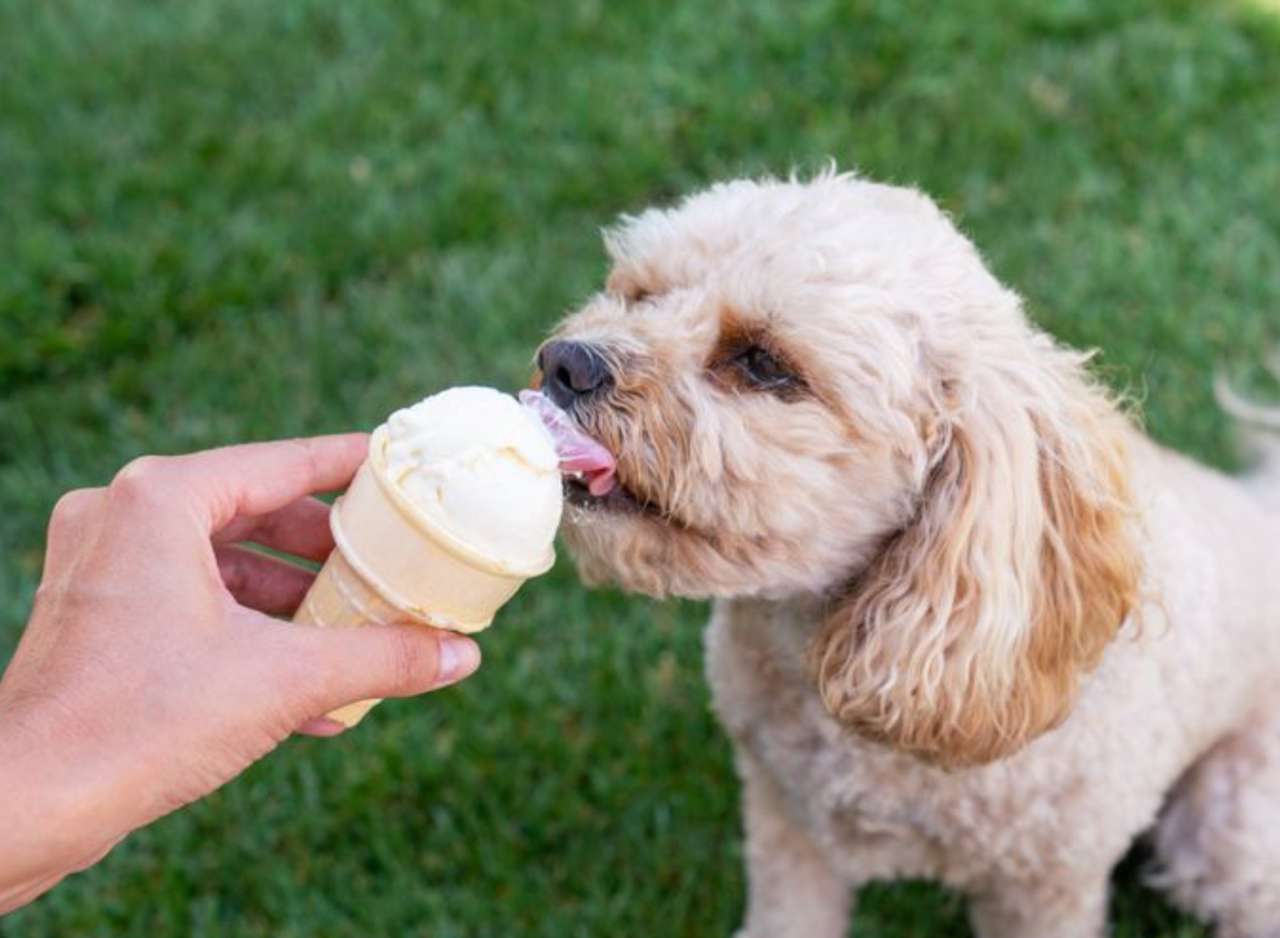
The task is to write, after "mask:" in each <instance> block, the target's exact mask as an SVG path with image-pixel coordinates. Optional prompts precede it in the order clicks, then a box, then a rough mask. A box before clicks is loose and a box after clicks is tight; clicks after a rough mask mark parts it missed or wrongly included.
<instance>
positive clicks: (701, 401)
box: [540, 174, 1280, 938]
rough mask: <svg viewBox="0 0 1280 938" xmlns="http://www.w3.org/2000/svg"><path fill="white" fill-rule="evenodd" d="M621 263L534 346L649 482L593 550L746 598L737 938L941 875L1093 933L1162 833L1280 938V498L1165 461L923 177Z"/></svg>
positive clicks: (581, 538) (659, 575) (676, 582)
mask: <svg viewBox="0 0 1280 938" xmlns="http://www.w3.org/2000/svg"><path fill="white" fill-rule="evenodd" d="M607 243H608V249H609V253H610V255H611V257H612V261H613V269H612V272H611V273H610V274H609V277H608V282H607V285H606V287H605V290H604V291H603V292H601V293H600V294H598V295H597V296H595V297H594V298H593V299H591V300H590V301H589V302H588V303H587V304H586V306H585V307H584V308H583V309H582V310H581V311H579V312H577V313H576V314H574V315H572V316H570V317H569V318H568V319H567V321H565V322H564V324H563V325H562V326H561V328H560V329H559V330H558V332H557V334H556V336H555V337H554V340H553V341H551V342H549V343H548V344H547V345H545V346H544V347H543V349H542V351H541V353H540V363H541V366H542V369H543V374H544V382H545V386H546V388H547V389H548V391H549V393H551V395H552V396H553V397H554V398H555V399H556V400H557V401H558V402H559V403H560V404H561V405H562V406H564V407H566V408H567V409H568V410H569V411H570V412H571V413H572V415H573V416H574V417H575V418H576V420H577V421H578V422H579V423H580V425H581V426H582V427H583V428H584V429H586V430H587V431H588V432H589V433H591V434H592V435H594V436H595V437H596V438H597V439H599V440H600V441H602V442H603V443H604V444H605V445H606V446H608V447H609V448H610V449H611V450H612V452H613V453H614V454H616V457H617V462H618V465H617V477H616V478H617V481H618V483H620V484H619V485H617V486H616V487H614V488H613V490H612V491H611V492H609V494H607V495H606V496H604V497H598V496H593V495H591V494H590V492H589V491H588V490H587V488H586V487H578V488H576V489H574V493H573V498H572V500H573V501H574V502H575V503H576V505H577V507H576V508H575V509H574V510H572V511H571V512H570V513H569V516H568V525H567V531H566V536H567V538H568V541H569V544H570V547H571V548H572V550H573V552H574V554H575V555H576V557H577V560H578V563H579V566H580V568H581V570H582V572H583V574H584V576H585V577H586V578H587V579H588V580H590V581H601V580H612V581H616V582H617V583H619V584H621V585H622V586H623V587H624V588H627V589H632V590H638V591H641V592H644V593H648V594H652V595H655V596H662V595H667V594H679V595H684V596H694V597H714V598H715V600H716V602H715V608H714V612H713V614H712V617H711V622H710V626H709V628H708V631H707V635H706V646H707V670H708V673H709V677H710V681H711V685H712V688H713V691H714V698H715V705H716V709H717V711H718V713H719V715H720V717H721V719H722V721H723V722H724V724H725V726H726V727H727V728H728V730H729V732H730V734H731V735H732V737H733V741H734V744H735V747H736V750H737V762H738V767H739V770H740V772H741V775H742V780H743V784H744V799H745V814H746V837H747V850H746V853H747V858H748V864H749V870H748V873H749V881H750V902H749V908H748V910H747V916H746V924H745V927H744V930H743V932H742V934H743V935H745V936H750V938H784V936H795V938H828V936H830V938H838V936H843V935H844V934H845V933H846V929H847V927H848V921H847V919H848V915H849V910H850V902H851V897H852V895H853V893H854V891H855V890H856V889H857V888H858V887H859V886H860V885H862V884H863V883H866V882H868V881H871V880H884V879H896V878H904V877H927V878H932V879H936V880H940V881H942V882H944V883H947V884H949V885H951V886H953V887H955V888H956V889H959V890H961V891H963V892H964V893H965V894H966V895H967V896H968V897H969V898H970V909H971V916H972V921H973V924H974V928H975V931H976V932H977V934H978V935H979V936H982V938H994V936H1003V938H1013V936H1017V938H1068V936H1072V938H1075V936H1079V938H1093V936H1098V935H1100V934H1102V933H1103V932H1104V930H1105V916H1106V904H1107V884H1108V876H1109V873H1110V870H1111V868H1112V866H1113V865H1114V864H1115V863H1116V862H1117V860H1118V859H1119V858H1120V857H1121V856H1122V855H1123V854H1124V853H1125V851H1126V849H1127V848H1128V847H1129V845H1130V843H1131V842H1132V840H1133V839H1134V837H1135V836H1136V835H1138V834H1139V833H1141V832H1142V831H1144V830H1146V829H1148V828H1153V829H1154V846H1155V850H1156V852H1157V855H1158V858H1159V861H1160V864H1161V870H1160V873H1159V877H1158V878H1159V881H1160V882H1161V883H1162V884H1163V886H1164V887H1165V888H1167V890H1168V891H1169V893H1170V894H1171V895H1172V896H1173V897H1174V898H1175V899H1176V900H1177V901H1179V902H1180V903H1182V904H1184V905H1185V906H1187V907H1189V908H1191V909H1193V910H1195V911H1197V912H1198V913H1200V914H1201V915H1203V916H1204V917H1205V918H1207V919H1210V920H1213V921H1215V922H1217V923H1218V926H1219V934H1220V935H1222V936H1235V938H1245V936H1247V938H1275V936H1280V509H1278V508H1277V507H1275V506H1276V505H1277V503H1280V499H1275V500H1274V501H1273V498H1274V497H1275V496H1280V478H1276V477H1273V478H1272V481H1263V478H1264V475H1265V473H1262V474H1260V475H1259V477H1258V478H1257V479H1256V480H1254V481H1252V482H1250V481H1247V480H1244V481H1241V480H1233V479H1230V478H1227V477H1225V476H1223V475H1220V474H1219V473H1216V472H1214V471H1211V470H1209V469H1206V468H1202V467H1200V466H1198V465H1196V464H1194V463H1192V462H1190V461H1189V460H1186V459H1184V458H1181V457H1179V456H1177V455H1175V454H1174V453H1172V452H1169V451H1167V450H1164V449H1162V448H1160V447H1159V446H1157V445H1155V444H1154V443H1152V442H1151V441H1149V440H1148V439H1146V438H1145V437H1144V436H1143V435H1141V433H1140V432H1139V431H1138V430H1137V429H1135V428H1134V426H1132V425H1131V423H1130V422H1129V420H1128V419H1127V418H1126V417H1125V416H1124V415H1123V414H1122V412H1121V411H1120V410H1119V409H1118V408H1117V407H1116V406H1115V404H1114V403H1113V401H1111V400H1110V399H1109V398H1108V396H1107V394H1106V393H1105V392H1104V391H1103V390H1102V388H1101V387H1099V385H1098V384H1097V383H1095V382H1094V381H1093V380H1091V379H1090V377H1089V375H1088V373H1087V372H1086V369H1085V361H1086V356H1085V355H1082V354H1078V353H1076V352H1073V351H1070V350H1068V349H1065V348H1063V347H1061V346H1059V345H1057V344H1055V342H1054V341H1053V340H1052V339H1050V338H1049V337H1048V336H1047V335H1045V334H1044V333H1042V332H1040V331H1038V330H1036V329H1035V328H1034V327H1033V326H1031V325H1030V324H1029V323H1028V321H1027V319H1026V317H1025V316H1024V314H1023V311H1022V306H1021V303H1020V301H1019V298H1018V296H1017V295H1015V294H1014V293H1012V292H1011V291H1009V290H1008V289H1006V288H1004V287H1003V286H1001V285H1000V283H998V282H997V281H996V280H995V278H993V277H992V275H991V274H990V273H989V272H988V271H987V269H986V268H985V267H984V266H983V263H982V260H981V258H980V257H979V255H978V253H977V252H976V251H975V250H974V248H973V247H972V245H971V244H970V243H969V242H968V241H967V240H966V239H965V238H964V237H963V236H962V235H960V234H959V233H958V232H957V231H956V229H955V228H954V227H953V226H952V225H951V224H950V222H949V221H948V220H947V218H946V217H945V216H944V215H943V214H942V213H941V212H940V211H939V210H938V209H937V208H936V207H935V206H934V204H933V203H932V202H931V201H930V200H929V199H927V198H926V197H924V196H923V195H920V194H919V193H917V192H914V191H909V190H905V189H900V188H894V187H889V186H883V185H876V184H873V183H870V182H866V181H862V180H859V179H856V178H853V177H850V176H837V175H830V174H828V175H823V176H820V177H818V178H816V179H813V180H810V181H808V182H800V181H790V182H783V181H762V182H752V181H741V182H731V183H728V184H724V185H718V186H714V187H713V188H711V189H709V190H707V191H705V192H703V193H701V194H699V195H696V196H694V197H692V198H689V199H687V200H686V201H684V202H683V203H681V204H680V205H679V206H678V207H676V208H674V209H671V210H652V211H647V212H645V213H643V214H641V215H639V216H638V217H634V218H627V219H624V220H623V222H622V223H621V225H620V226H619V227H617V228H616V229H614V230H613V231H612V232H610V233H609V234H608V236H607ZM594 487H595V486H593V488H594ZM1268 504H1270V505H1271V507H1267V506H1268Z"/></svg>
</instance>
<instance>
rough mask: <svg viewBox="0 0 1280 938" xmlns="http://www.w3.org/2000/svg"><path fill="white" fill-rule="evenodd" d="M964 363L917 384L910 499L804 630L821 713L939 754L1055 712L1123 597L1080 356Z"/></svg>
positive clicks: (1105, 426)
mask: <svg viewBox="0 0 1280 938" xmlns="http://www.w3.org/2000/svg"><path fill="white" fill-rule="evenodd" d="M1027 351H1028V352H1029V353H1030V355H1031V359H1032V360H1028V361H1024V362H1023V363H1022V364H1021V366H1019V365H1018V364H1016V363H1013V362H1009V361H1005V362H996V363H991V364H990V365H988V366H987V367H985V368H982V369H978V368H975V370H974V371H975V372H976V373H970V375H969V379H968V380H967V381H965V382H960V381H956V380H950V381H948V382H947V385H946V390H945V391H944V390H939V391H938V392H937V393H936V394H935V395H933V399H934V401H935V402H936V403H937V418H936V423H935V425H934V428H933V431H932V436H933V440H932V443H931V471H930V472H929V475H928V478H927V481H926V483H925V487H924V492H923V494H922V497H921V501H920V504H919V508H918V511H917V513H916V516H915V517H914V518H913V519H912V520H911V521H910V522H909V523H908V525H907V526H906V527H905V528H904V529H903V530H902V531H900V532H898V533H897V534H896V535H894V536H893V537H892V538H891V540H890V541H888V542H887V543H886V545H885V547H884V549H883V550H882V551H881V553H880V554H879V555H878V556H877V557H876V559H875V560H874V561H873V562H872V564H871V565H870V566H869V567H868V569H867V570H865V571H864V572H863V573H862V574H861V575H860V576H859V577H858V579H857V580H856V582H855V583H853V584H852V587H851V589H850V591H849V592H848V595H846V596H844V597H843V598H841V599H840V600H839V601H838V602H837V603H836V605H835V607H834V608H833V609H832V611H831V613H830V615H829V617H828V619H827V621H826V622H825V624H824V625H823V627H822V629H821V631H820V633H819V635H818V638H817V641H816V643H815V645H814V648H813V652H814V666H815V670H816V674H817V679H818V684H819V688H820V691H821V694H822V698H823V701H824V702H825V704H826V706H827V709H828V710H829V711H830V713H831V714H832V715H833V716H834V717H836V718H837V719H838V720H839V721H841V722H842V723H844V724H845V725H846V726H848V727H850V728H852V729H853V730H855V731H857V732H859V733H861V734H863V735H865V736H868V737H871V738H874V739H878V740H881V741H883V742H886V743H888V744H890V745H892V746H895V747H897V748H901V749H905V750H908V751H911V752H914V753H917V754H919V755H921V756H923V757H924V758H927V759H929V760H931V761H934V762H937V763H939V764H943V765H949V766H960V765H972V764H979V763H983V762H988V761H991V760H994V759H997V758H999V757H1001V756H1004V755H1008V754H1009V753H1011V752H1014V751H1016V750H1017V749H1019V748H1021V747H1022V746H1023V745H1025V744H1026V743H1027V742H1028V741H1030V740H1031V739H1033V738H1034V737H1036V736H1037V735H1039V734H1040V733H1042V732H1044V731H1046V730H1048V729H1051V728H1052V727H1054V726H1055V725H1057V724H1058V723H1059V722H1060V721H1061V720H1062V719H1063V718H1064V717H1065V716H1066V714H1067V712H1068V710H1069V709H1070V707H1071V704H1072V702H1073V699H1074V696H1075V690H1076V686H1077V683H1078V680H1079V678H1080V676H1081V675H1082V674H1083V673H1084V672H1086V671H1087V670H1089V669H1090V668H1092V667H1093V666H1094V665H1096V664H1097V663H1098V661H1099V659H1100V657H1101V655H1102V651H1103V649H1104V648H1105V646H1106V645H1107V643H1108V642H1109V641H1110V640H1111V639H1112V638H1113V637H1114V636H1115V634H1116V632H1117V630H1118V629H1119V627H1120V626H1121V624H1122V622H1123V620H1124V619H1125V617H1126V616H1127V615H1128V613H1129V612H1130V610H1131V609H1132V608H1133V606H1134V605H1135V602H1136V597H1137V592H1138V577H1139V558H1138V551H1137V547H1136V543H1135V537H1136V535H1135V530H1134V527H1135V522H1134V518H1133V512H1132V510H1131V504H1130V495H1129V491H1128V485H1127V469H1128V466H1127V454H1126V447H1125V435H1126V433H1125V428H1126V422H1125V419H1124V418H1123V417H1122V416H1121V415H1120V414H1119V413H1118V412H1117V411H1116V409H1115V408H1114V407H1113V406H1112V404H1111V403H1110V401H1109V400H1108V399H1107V398H1106V396H1105V394H1104V393H1103V392H1102V391H1101V390H1099V389H1098V388H1096V387H1095V386H1094V385H1093V384H1092V383H1091V382H1090V380H1089V379H1088V377H1087V376H1086V374H1085V371H1084V367H1083V364H1084V359H1083V357H1081V356H1078V355H1075V354H1073V353H1070V352H1067V351H1065V350H1062V349H1059V348H1057V347H1056V346H1054V345H1053V344H1052V343H1051V342H1050V341H1049V340H1048V339H1047V338H1045V337H1043V336H1039V337H1036V338H1033V339H1032V341H1031V343H1030V345H1029V348H1028V349H1027Z"/></svg>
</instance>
